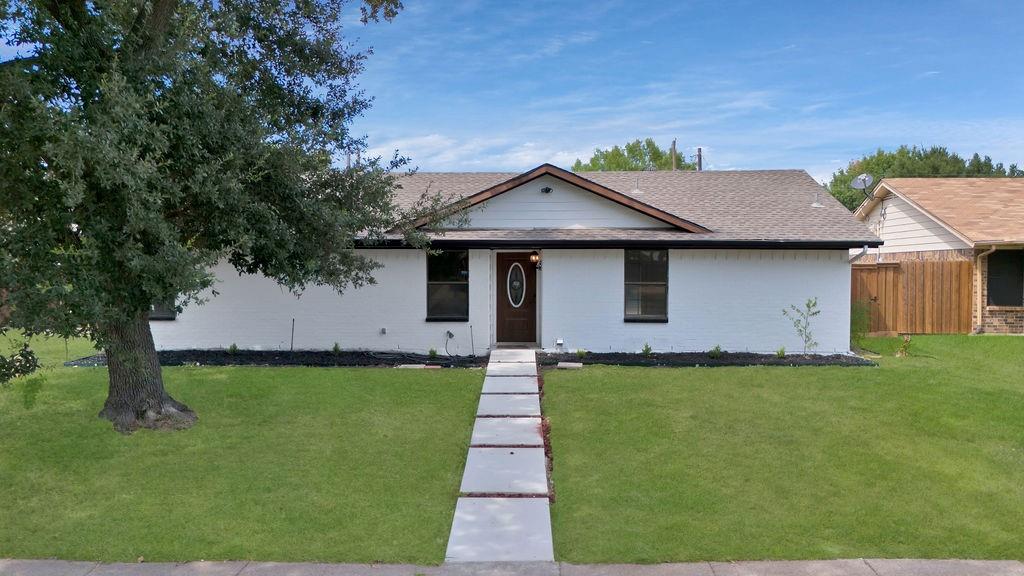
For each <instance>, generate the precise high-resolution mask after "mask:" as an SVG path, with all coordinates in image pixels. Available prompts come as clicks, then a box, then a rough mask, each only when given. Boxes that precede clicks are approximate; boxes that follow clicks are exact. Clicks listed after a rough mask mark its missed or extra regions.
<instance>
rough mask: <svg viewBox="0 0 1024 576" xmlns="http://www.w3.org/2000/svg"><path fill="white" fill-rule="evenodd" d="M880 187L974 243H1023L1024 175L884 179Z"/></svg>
mask: <svg viewBox="0 0 1024 576" xmlns="http://www.w3.org/2000/svg"><path fill="white" fill-rule="evenodd" d="M879 187H880V189H881V188H882V187H888V188H889V189H891V190H893V191H895V192H896V193H897V194H899V195H900V196H902V197H904V198H905V199H906V200H908V201H910V202H911V203H913V204H915V205H916V206H917V207H918V208H920V209H922V210H924V211H925V212H926V213H927V214H929V215H930V216H931V217H933V218H935V219H936V220H938V221H939V222H940V223H942V224H944V225H945V226H946V227H948V228H952V229H953V230H954V231H955V232H957V233H958V234H960V235H961V236H963V237H965V238H967V239H968V240H970V241H971V242H973V243H975V244H986V243H1001V242H1024V178H885V179H883V180H882V181H881V182H880V183H879ZM876 194H877V191H876Z"/></svg>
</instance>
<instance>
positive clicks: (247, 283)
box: [152, 249, 850, 354]
mask: <svg viewBox="0 0 1024 576" xmlns="http://www.w3.org/2000/svg"><path fill="white" fill-rule="evenodd" d="M365 253H366V254H367V255H369V256H371V257H373V258H375V259H376V260H377V261H379V262H381V263H383V264H384V268H382V269H379V270H377V272H376V278H377V284H376V285H374V286H368V287H364V288H361V289H358V290H349V291H347V292H346V293H345V294H344V295H341V296H339V295H338V294H336V293H335V292H333V291H332V290H330V289H328V288H310V289H309V290H307V291H306V292H305V293H304V294H303V295H302V297H301V298H300V299H297V298H296V297H295V296H293V295H292V294H290V293H288V292H287V291H286V290H284V289H282V288H280V287H278V286H277V284H275V283H274V282H273V281H272V280H268V279H266V278H261V277H254V276H244V277H239V276H238V274H237V273H236V272H235V271H234V269H233V268H231V267H230V266H228V265H223V266H221V267H219V268H218V269H217V270H216V273H217V275H218V277H219V278H220V280H221V281H220V283H219V284H218V285H217V290H218V291H219V292H220V294H219V295H218V296H217V297H216V298H214V299H212V300H211V301H210V302H208V303H207V304H205V305H202V306H192V307H190V308H188V309H187V310H186V311H185V312H184V313H182V314H180V315H179V316H178V319H177V320H174V321H169V322H160V321H154V322H152V327H153V336H154V338H155V340H156V343H157V347H158V348H160V349H183V348H227V347H228V346H230V345H231V344H236V345H237V346H238V347H240V348H247V349H271V350H273V349H283V350H287V349H288V347H289V340H290V331H291V320H292V318H295V321H296V322H295V348H296V349H299V350H301V349H330V348H331V347H332V346H333V345H334V343H335V342H337V343H338V344H339V345H340V346H341V347H342V348H345V349H368V350H382V351H386V350H407V351H414V352H426V351H428V350H429V349H430V348H435V349H437V350H438V352H440V353H442V354H443V353H444V343H445V338H444V333H445V331H446V330H451V331H452V332H453V333H454V334H455V338H454V339H452V340H451V341H450V342H449V347H448V349H449V351H450V352H451V353H453V354H469V353H471V352H474V351H475V352H476V353H477V354H482V353H483V352H484V351H486V350H487V348H488V347H489V345H490V343H491V342H492V340H493V334H494V329H493V318H494V302H493V301H494V298H495V297H496V291H495V287H494V285H493V282H495V281H497V280H496V279H495V276H494V274H493V272H492V267H493V265H494V258H493V253H491V251H489V250H471V251H470V262H469V274H470V301H469V306H470V322H468V323H467V322H444V323H441V322H425V321H424V318H425V317H426V256H425V255H424V253H423V252H420V251H417V250H386V249H380V250H367V251H365ZM539 276H540V277H539V279H538V284H539V290H540V294H539V298H538V301H539V302H538V304H539V307H540V310H541V321H540V322H539V323H538V326H539V329H540V335H539V337H540V339H541V344H542V346H543V347H544V348H547V349H551V348H553V347H554V342H555V339H556V338H563V339H564V340H565V349H567V350H575V349H577V348H585V349H587V350H593V351H608V350H622V351H638V350H640V349H641V348H642V347H643V345H644V343H650V345H651V346H652V347H653V348H654V349H655V350H659V351H684V350H689V351H693V350H697V351H700V350H708V349H710V348H712V347H714V346H715V345H720V346H722V347H723V348H724V349H726V350H734V351H742V350H748V351H756V352H772V351H774V350H775V349H777V348H778V347H779V346H785V347H786V349H787V350H788V351H790V352H798V351H800V350H801V349H802V343H801V341H800V340H799V338H798V337H797V336H796V333H795V332H794V331H793V327H792V325H791V323H790V322H789V320H787V319H786V318H784V317H783V316H782V309H783V308H785V307H787V306H788V305H789V304H796V305H802V304H803V302H804V300H806V299H807V298H808V297H810V296H816V297H817V298H818V302H819V306H820V308H821V310H822V313H821V315H820V316H818V317H816V318H815V319H814V327H815V334H816V336H817V340H818V341H819V343H820V346H819V348H818V351H820V352H833V351H840V352H845V351H847V350H848V348H849V310H850V265H849V262H848V261H847V255H846V251H845V250H836V251H782V250H778V251H768V250H672V251H671V254H670V261H669V322H668V323H667V324H631V323H624V322H623V307H624V306H623V298H624V296H623V290H624V288H623V277H624V269H623V251H622V250H616V249H607V250H604V249H602V250H551V249H548V250H544V251H543V269H542V270H541V271H540V275H539ZM502 280H503V278H502ZM471 327H472V334H473V337H474V340H475V341H474V342H473V343H472V344H471V343H470V331H471ZM381 328H386V329H387V334H386V335H381V334H380V329H381Z"/></svg>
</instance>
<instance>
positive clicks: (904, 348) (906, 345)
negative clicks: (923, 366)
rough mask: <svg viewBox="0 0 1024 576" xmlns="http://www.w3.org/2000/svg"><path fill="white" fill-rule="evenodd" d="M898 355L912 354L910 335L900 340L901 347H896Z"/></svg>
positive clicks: (902, 356) (903, 356) (901, 356)
mask: <svg viewBox="0 0 1024 576" xmlns="http://www.w3.org/2000/svg"><path fill="white" fill-rule="evenodd" d="M896 355H897V356H899V357H900V358H906V357H907V356H910V336H904V337H903V341H902V342H900V347H899V348H897V349H896Z"/></svg>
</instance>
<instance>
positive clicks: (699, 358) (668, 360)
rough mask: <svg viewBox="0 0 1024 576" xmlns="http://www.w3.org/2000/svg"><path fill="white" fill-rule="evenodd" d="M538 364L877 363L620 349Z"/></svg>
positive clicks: (842, 357)
mask: <svg viewBox="0 0 1024 576" xmlns="http://www.w3.org/2000/svg"><path fill="white" fill-rule="evenodd" d="M537 362H539V363H540V364H541V366H554V365H555V364H558V363H559V362H582V363H583V364H611V365H616V366H877V364H875V363H874V362H872V361H870V360H867V359H865V358H861V357H860V356H853V355H848V354H828V355H826V354H786V355H785V356H784V357H782V358H779V357H778V356H776V355H775V354H754V353H751V352H722V353H721V355H720V356H718V357H717V358H712V357H711V356H709V355H708V353H707V352H657V353H652V354H649V355H644V354H630V353H624V352H587V354H586V355H585V356H583V357H582V358H581V357H580V356H577V355H576V354H574V353H564V354H548V353H544V352H541V353H538V354H537Z"/></svg>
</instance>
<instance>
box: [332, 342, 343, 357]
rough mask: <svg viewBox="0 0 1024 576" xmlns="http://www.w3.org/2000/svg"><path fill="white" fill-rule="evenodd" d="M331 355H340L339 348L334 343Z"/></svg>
mask: <svg viewBox="0 0 1024 576" xmlns="http://www.w3.org/2000/svg"><path fill="white" fill-rule="evenodd" d="M331 353H332V354H334V355H335V356H337V355H339V354H341V346H340V345H338V343H337V342H335V343H334V348H331Z"/></svg>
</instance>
